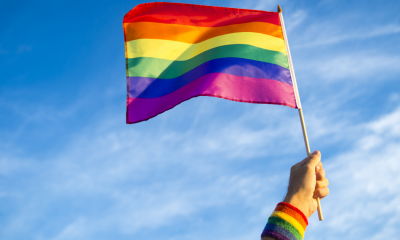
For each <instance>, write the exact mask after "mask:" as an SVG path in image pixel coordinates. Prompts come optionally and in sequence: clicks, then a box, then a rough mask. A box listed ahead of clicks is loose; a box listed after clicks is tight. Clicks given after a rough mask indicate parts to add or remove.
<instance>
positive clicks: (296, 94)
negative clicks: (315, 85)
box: [278, 5, 324, 221]
mask: <svg viewBox="0 0 400 240" xmlns="http://www.w3.org/2000/svg"><path fill="white" fill-rule="evenodd" d="M278 13H279V18H280V20H281V25H282V32H283V38H284V40H285V45H286V52H287V57H288V61H289V70H290V76H292V82H293V89H294V96H295V98H296V105H297V108H298V109H299V115H300V122H301V129H302V130H303V137H304V143H305V145H306V151H307V156H310V155H311V151H310V145H309V143H308V137H307V131H306V124H305V123H304V117H303V110H302V109H301V102H300V95H299V90H298V88H297V82H296V77H295V75H294V69H293V63H292V57H291V55H290V49H289V42H288V39H287V35H286V29H285V23H284V21H283V15H282V8H281V6H279V5H278ZM316 200H317V210H318V218H319V220H320V221H323V220H324V217H323V216H322V209H321V203H320V199H319V198H317V199H316Z"/></svg>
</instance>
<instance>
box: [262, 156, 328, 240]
mask: <svg viewBox="0 0 400 240" xmlns="http://www.w3.org/2000/svg"><path fill="white" fill-rule="evenodd" d="M328 184H329V181H328V179H327V178H325V170H324V169H323V167H322V163H321V153H320V152H319V151H315V152H313V153H312V154H311V156H310V157H307V158H305V159H303V160H302V161H301V162H299V163H297V164H295V165H294V166H293V167H292V168H291V169H290V178H289V187H288V191H287V194H286V197H285V199H284V201H283V202H284V203H283V204H286V205H287V204H288V205H287V207H288V209H289V210H286V211H291V209H293V210H296V211H297V213H296V211H293V212H294V214H297V215H296V216H294V218H296V217H297V219H299V221H300V224H298V223H293V224H294V225H295V227H297V229H299V232H302V233H303V234H304V231H305V227H306V226H307V225H308V221H307V218H309V217H310V216H311V215H312V214H313V213H314V212H315V211H316V210H317V201H316V198H318V197H319V198H321V199H322V198H324V197H326V196H327V195H328V194H329V189H328ZM281 205H282V204H281ZM278 206H279V205H278ZM279 209H282V207H280V208H278V207H277V208H276V209H275V210H279ZM276 215H277V214H276V211H275V212H274V213H273V215H271V217H270V219H271V218H273V217H274V216H276ZM278 215H279V213H278ZM285 216H286V215H285ZM289 218H290V217H289ZM302 218H303V219H304V221H303V220H302ZM272 220H273V219H272ZM289 222H290V221H289ZM273 224H274V223H273V221H270V220H268V224H267V226H269V227H270V228H271V226H273ZM296 224H297V225H296ZM267 226H266V228H267ZM301 226H303V227H304V229H300V228H301ZM294 231H296V230H294ZM265 235H266V231H264V232H263V234H262V240H276V239H277V238H273V237H271V236H265ZM267 235H271V234H268V233H267Z"/></svg>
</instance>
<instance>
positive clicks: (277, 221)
mask: <svg viewBox="0 0 400 240" xmlns="http://www.w3.org/2000/svg"><path fill="white" fill-rule="evenodd" d="M268 223H273V224H276V225H279V226H281V227H284V228H286V229H287V230H289V231H290V232H291V233H292V234H293V235H294V236H295V237H296V238H297V239H298V240H302V239H303V238H302V237H301V234H300V233H299V231H298V230H297V229H296V228H295V227H294V226H293V225H292V224H290V223H288V222H287V221H285V220H284V219H282V218H278V217H269V219H268Z"/></svg>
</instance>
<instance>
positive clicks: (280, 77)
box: [129, 58, 292, 98]
mask: <svg viewBox="0 0 400 240" xmlns="http://www.w3.org/2000/svg"><path fill="white" fill-rule="evenodd" d="M210 73H226V74H231V75H236V76H242V77H251V78H265V79H273V80H277V81H281V82H284V83H287V84H290V85H292V79H291V77H290V71H289V69H287V68H284V67H281V66H279V65H276V64H272V63H266V62H260V61H255V60H251V59H244V58H218V59H213V60H210V61H208V62H205V63H203V64H201V65H200V66H198V67H196V68H194V69H192V70H190V71H189V72H187V73H184V74H183V75H181V76H179V77H176V78H171V79H158V78H148V77H129V97H132V98H136V97H139V98H156V97H162V96H164V95H167V94H169V93H171V92H174V91H176V90H177V89H179V88H181V87H183V86H185V85H187V84H189V83H191V82H193V81H196V79H198V78H200V77H202V76H204V75H207V74H210Z"/></svg>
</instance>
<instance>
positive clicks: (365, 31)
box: [292, 19, 400, 49]
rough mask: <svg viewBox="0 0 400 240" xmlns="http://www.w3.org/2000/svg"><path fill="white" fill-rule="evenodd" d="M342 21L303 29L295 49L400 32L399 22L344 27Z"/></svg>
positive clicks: (316, 24) (294, 46)
mask: <svg viewBox="0 0 400 240" xmlns="http://www.w3.org/2000/svg"><path fill="white" fill-rule="evenodd" d="M338 23H340V24H343V22H342V21H338V20H337V19H335V20H333V21H330V22H322V23H315V24H313V25H310V26H309V27H307V28H306V29H304V30H302V33H301V35H300V36H302V37H301V38H300V39H299V40H298V41H296V44H293V47H292V48H293V49H296V48H310V47H316V46H323V45H333V44H338V43H342V42H346V41H352V40H365V39H370V38H375V37H381V36H386V35H393V34H398V33H400V25H399V24H397V23H392V24H387V25H381V26H364V27H358V28H355V27H354V26H351V25H350V24H349V25H346V28H344V26H343V25H339V24H338Z"/></svg>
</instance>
